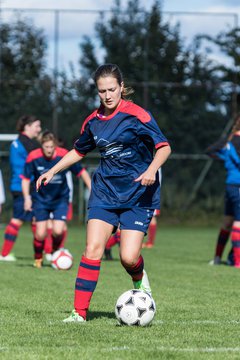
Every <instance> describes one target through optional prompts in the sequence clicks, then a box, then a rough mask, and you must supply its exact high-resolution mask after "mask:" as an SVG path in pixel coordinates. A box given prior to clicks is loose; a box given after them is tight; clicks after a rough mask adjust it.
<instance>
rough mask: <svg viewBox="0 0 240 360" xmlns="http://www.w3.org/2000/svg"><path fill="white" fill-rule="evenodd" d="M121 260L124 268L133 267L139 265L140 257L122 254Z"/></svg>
mask: <svg viewBox="0 0 240 360" xmlns="http://www.w3.org/2000/svg"><path fill="white" fill-rule="evenodd" d="M120 260H121V263H122V266H123V267H132V266H134V265H135V264H136V263H137V261H138V257H137V256H132V255H131V254H121V255H120Z"/></svg>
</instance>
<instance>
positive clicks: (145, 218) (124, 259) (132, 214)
mask: <svg viewBox="0 0 240 360" xmlns="http://www.w3.org/2000/svg"><path fill="white" fill-rule="evenodd" d="M94 81H95V84H96V87H97V90H98V95H99V98H100V102H101V105H100V107H99V108H98V109H97V110H95V111H94V112H93V113H92V114H91V115H90V116H89V117H88V118H87V119H86V120H85V121H84V123H83V126H82V129H81V135H80V137H79V139H78V140H77V141H76V143H75V146H74V149H73V150H71V151H70V152H69V153H68V154H67V155H66V156H65V157H64V158H63V159H62V160H61V161H60V162H59V163H58V164H56V165H55V166H54V167H53V168H52V169H50V170H49V171H48V172H47V173H46V174H43V175H42V176H40V178H39V179H38V181H37V184H36V186H37V189H39V190H40V189H41V188H42V187H41V184H42V182H43V185H47V184H49V181H50V180H51V179H52V178H53V177H54V176H55V175H56V174H57V173H59V172H60V171H62V170H63V169H66V168H67V167H68V166H70V165H72V164H74V163H76V162H78V161H79V160H81V159H82V158H83V157H84V156H85V155H86V154H87V153H88V152H89V151H92V150H94V149H95V148H98V150H99V152H100V155H101V160H100V164H99V166H98V168H97V169H96V171H95V173H94V174H93V177H92V187H91V194H90V198H89V203H88V224H87V239H86V248H85V251H84V254H83V256H82V258H81V261H80V265H79V269H78V274H77V279H76V284H75V300H74V310H73V312H72V314H71V315H70V316H69V317H68V318H67V319H65V320H64V322H79V323H82V322H84V321H86V316H87V311H88V308H89V305H90V300H91V297H92V294H93V292H94V290H95V288H96V285H97V281H98V277H99V272H100V267H101V259H102V256H103V253H104V249H105V246H106V243H107V241H108V239H109V238H110V236H111V234H112V232H113V231H114V230H115V229H116V228H117V227H118V226H119V228H120V259H121V263H122V265H123V267H124V268H125V269H126V271H127V272H128V274H129V275H130V276H131V278H132V280H133V284H134V287H135V288H136V289H142V290H143V291H146V292H149V293H151V288H150V285H149V281H148V277H147V274H146V271H145V270H144V262H143V257H142V256H141V248H142V242H143V238H144V235H145V234H146V232H147V229H148V225H149V223H150V221H151V218H152V216H153V212H154V209H159V207H160V185H159V176H158V169H159V168H160V167H161V166H162V165H163V163H164V162H165V161H166V160H167V158H168V157H169V155H170V152H171V150H170V146H169V144H168V141H167V139H166V138H165V136H164V135H163V134H162V132H161V131H160V129H159V127H158V125H157V123H156V121H155V120H154V118H153V116H152V115H151V114H150V113H149V112H148V111H146V110H144V109H143V108H141V107H140V106H138V105H136V104H134V103H133V102H131V101H127V100H126V97H127V96H128V95H129V94H130V93H131V89H129V88H126V87H125V86H124V83H123V77H122V74H121V71H120V69H119V68H118V66H117V65H115V64H105V65H102V66H100V67H99V68H98V69H97V70H96V72H95V76H94ZM154 151H156V152H155V156H153V155H154ZM48 186H49V185H48Z"/></svg>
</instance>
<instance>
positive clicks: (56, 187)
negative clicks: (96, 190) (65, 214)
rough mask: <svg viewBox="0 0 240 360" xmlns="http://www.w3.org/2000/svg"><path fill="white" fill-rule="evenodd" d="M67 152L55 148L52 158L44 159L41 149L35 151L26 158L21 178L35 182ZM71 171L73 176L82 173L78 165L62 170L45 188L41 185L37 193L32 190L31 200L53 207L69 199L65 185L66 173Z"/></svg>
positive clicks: (66, 185) (67, 188)
mask: <svg viewBox="0 0 240 360" xmlns="http://www.w3.org/2000/svg"><path fill="white" fill-rule="evenodd" d="M67 152H68V151H67V150H66V149H63V148H59V147H57V148H56V149H55V152H54V155H53V156H52V158H50V159H49V158H46V157H45V156H44V154H43V150H42V149H37V150H34V151H32V152H30V154H29V155H28V157H27V160H26V164H25V168H24V173H23V176H22V177H23V178H25V179H28V180H31V179H33V181H36V180H37V179H38V178H39V176H40V175H42V174H44V173H45V172H47V171H48V170H49V169H51V168H52V167H53V166H54V165H55V164H56V163H57V162H58V161H59V160H61V159H62V158H63V157H64V155H66V154H67ZM68 170H71V171H72V172H73V173H74V174H75V175H77V176H80V175H81V172H82V171H83V168H82V166H81V165H80V163H77V164H74V165H72V166H71V167H70V168H69V169H66V170H63V171H61V172H60V173H58V174H56V175H54V177H53V178H52V180H51V181H50V182H49V184H48V185H47V186H44V185H42V186H41V187H40V189H39V191H38V192H36V190H34V191H33V192H32V194H31V195H32V197H33V200H34V201H36V202H39V203H42V204H45V205H46V206H49V207H51V208H52V207H54V204H57V203H58V202H59V201H62V200H64V199H66V200H67V201H68V199H69V187H68V184H67V178H66V173H67V171H68Z"/></svg>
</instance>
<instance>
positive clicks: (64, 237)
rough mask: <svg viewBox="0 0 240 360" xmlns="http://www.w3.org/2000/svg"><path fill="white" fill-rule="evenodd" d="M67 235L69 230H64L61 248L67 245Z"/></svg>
mask: <svg viewBox="0 0 240 360" xmlns="http://www.w3.org/2000/svg"><path fill="white" fill-rule="evenodd" d="M67 236H68V230H67V229H66V230H63V233H62V241H61V244H60V248H64V247H65V242H66V239H67Z"/></svg>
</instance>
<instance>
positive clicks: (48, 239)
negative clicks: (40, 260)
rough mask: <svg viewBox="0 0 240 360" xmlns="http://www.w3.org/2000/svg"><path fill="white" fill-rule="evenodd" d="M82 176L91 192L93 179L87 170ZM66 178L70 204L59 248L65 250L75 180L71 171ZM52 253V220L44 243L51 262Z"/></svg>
mask: <svg viewBox="0 0 240 360" xmlns="http://www.w3.org/2000/svg"><path fill="white" fill-rule="evenodd" d="M58 144H59V141H58ZM80 176H81V178H82V180H83V182H84V183H85V185H86V187H87V189H88V191H90V190H91V177H90V175H89V173H88V171H87V170H86V168H82V171H81V173H80ZM66 178H67V184H68V187H69V203H68V212H67V221H66V222H65V226H64V230H63V236H62V241H61V244H60V245H59V248H64V247H65V243H66V241H67V236H68V227H67V222H69V221H71V220H72V218H73V179H72V172H71V171H67V173H66ZM52 252H53V246H52V220H49V221H48V226H47V237H46V239H45V242H44V253H45V258H46V260H47V261H51V259H52Z"/></svg>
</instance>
